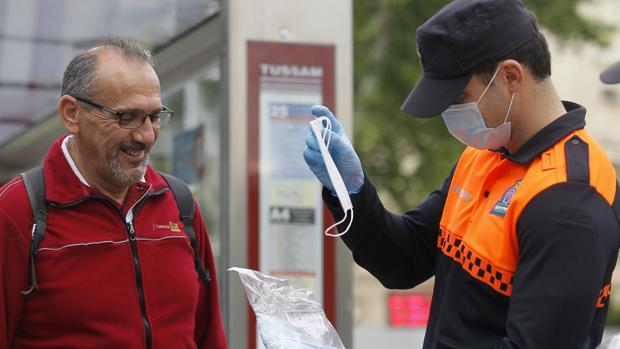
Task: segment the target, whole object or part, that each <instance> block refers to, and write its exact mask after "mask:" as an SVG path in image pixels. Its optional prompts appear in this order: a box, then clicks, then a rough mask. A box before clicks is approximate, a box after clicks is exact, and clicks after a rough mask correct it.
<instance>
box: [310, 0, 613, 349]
mask: <svg viewBox="0 0 620 349" xmlns="http://www.w3.org/2000/svg"><path fill="white" fill-rule="evenodd" d="M417 48H418V51H419V54H420V58H421V64H422V66H423V74H422V77H421V78H420V79H419V80H418V82H417V84H416V86H415V87H414V88H413V90H412V91H411V94H410V95H409V96H408V97H407V99H406V100H405V102H404V104H403V106H402V109H403V110H404V111H405V112H407V113H409V114H411V115H413V116H416V117H422V118H428V117H433V116H435V115H438V114H441V116H442V118H443V120H444V122H445V124H446V127H447V128H448V131H449V132H450V133H451V134H452V135H453V136H454V137H456V138H457V139H459V140H460V141H461V142H463V143H464V144H466V145H467V147H466V149H465V150H464V152H463V154H462V155H461V157H460V158H459V160H458V162H457V163H456V164H455V166H454V168H453V170H452V172H451V173H450V174H449V175H448V177H447V179H446V180H445V182H444V184H443V186H442V187H441V188H439V189H438V190H436V191H434V192H432V193H431V194H430V195H429V196H428V198H427V199H426V200H425V201H423V202H422V203H421V204H420V205H419V206H417V207H416V208H414V209H412V210H411V211H409V212H407V213H405V214H403V215H400V214H395V213H392V212H389V211H388V210H386V209H385V208H384V207H383V205H382V203H381V200H380V198H379V197H378V195H377V191H376V189H375V188H374V187H373V185H372V182H371V180H370V179H369V178H368V177H367V176H365V174H364V172H363V170H362V166H361V163H360V161H359V158H358V157H357V155H356V153H355V151H354V149H353V147H352V146H351V143H350V142H349V141H348V139H347V137H346V135H345V133H344V131H343V130H342V128H341V127H340V125H339V124H338V122H337V120H336V119H335V117H334V115H333V114H332V113H331V112H330V111H329V110H328V109H327V108H325V107H321V106H317V107H314V108H313V109H312V112H313V114H314V115H315V116H317V117H318V116H327V117H329V118H330V119H331V121H332V125H333V127H332V131H330V132H331V144H330V146H329V150H330V154H331V156H332V158H333V159H334V162H335V164H336V167H337V168H338V170H339V171H340V173H341V175H342V177H343V180H344V183H345V185H346V187H347V191H348V194H350V196H351V199H352V203H353V211H354V212H355V216H354V217H355V218H354V220H353V222H352V226H351V228H350V230H349V231H348V232H347V233H346V234H345V235H343V237H342V238H343V240H344V242H345V243H346V245H347V246H348V247H349V248H350V249H351V251H352V253H353V258H354V259H355V261H356V262H357V263H358V264H359V265H361V266H362V267H364V268H365V269H366V270H368V271H369V272H370V273H372V274H373V275H374V276H375V277H376V278H377V279H378V280H379V281H381V283H382V284H383V285H384V286H386V287H388V288H393V289H407V288H412V287H415V286H416V285H418V284H420V283H422V282H423V281H425V280H427V279H429V278H431V277H433V276H434V277H435V288H434V292H433V298H432V305H431V314H430V318H429V323H428V327H427V329H426V336H425V340H424V348H426V349H431V348H528V349H536V348H546V349H547V348H563V349H570V348H575V349H577V348H594V347H596V346H597V345H598V344H599V343H600V342H601V337H602V334H603V329H604V323H605V317H606V314H607V310H608V304H609V294H610V282H611V276H612V271H613V269H614V266H615V264H616V259H617V254H618V246H619V240H620V239H619V238H620V225H619V222H618V219H617V216H618V214H619V213H620V200H619V198H620V194H619V191H618V186H617V182H616V173H615V170H614V167H613V166H612V164H611V162H610V161H609V160H608V158H607V157H606V155H605V154H604V152H603V151H602V149H601V148H600V147H599V145H598V144H597V143H596V142H595V141H594V140H593V139H592V138H591V137H590V135H589V134H588V132H586V131H585V130H584V126H585V114H586V110H585V108H584V107H582V106H580V105H579V104H576V103H572V102H567V101H562V100H561V99H560V98H559V96H558V94H557V92H556V90H555V88H554V86H553V83H552V82H551V79H550V75H551V65H550V55H549V49H548V47H547V43H546V41H545V38H544V36H543V34H542V33H541V32H540V31H539V28H538V24H537V22H536V19H535V17H534V15H533V14H532V13H531V12H530V11H528V10H527V9H526V8H525V7H524V5H523V3H522V2H521V0H454V1H452V2H451V3H450V4H448V5H447V6H445V7H444V8H443V9H441V10H440V11H439V12H438V13H437V14H435V15H434V16H433V17H432V18H430V19H429V20H427V21H426V22H425V23H424V24H423V25H422V26H420V27H419V28H418V30H417ZM437 141H441V140H437ZM306 143H307V149H306V150H305V152H304V158H305V160H306V162H307V163H308V166H309V167H310V169H311V170H312V171H313V173H314V174H315V175H316V176H317V178H319V180H320V181H321V182H322V183H323V185H324V187H325V188H324V191H323V199H324V201H325V203H326V204H327V206H328V207H329V209H330V210H331V212H332V214H333V216H334V219H335V220H336V221H340V220H341V218H342V217H344V214H343V212H342V209H341V207H340V204H339V201H338V199H337V198H336V196H335V194H336V192H335V191H334V187H333V184H332V182H331V180H330V177H329V175H328V174H327V172H326V168H325V164H324V161H323V158H322V156H321V155H320V152H319V147H318V143H317V141H316V139H315V138H314V137H313V136H312V134H311V133H309V134H308V137H307V139H306ZM346 226H347V224H343V225H342V227H346Z"/></svg>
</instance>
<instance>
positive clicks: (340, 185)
mask: <svg viewBox="0 0 620 349" xmlns="http://www.w3.org/2000/svg"><path fill="white" fill-rule="evenodd" d="M323 121H325V122H326V124H327V127H326V130H325V131H326V132H325V134H324V135H323V136H321V130H322V129H323ZM310 125H311V126H312V133H314V137H315V138H316V141H317V142H318V143H319V149H320V150H321V155H322V156H323V160H324V161H325V167H326V168H327V174H328V175H329V179H330V180H331V181H332V184H333V185H334V189H335V190H336V195H338V200H339V201H340V206H342V210H343V211H344V217H342V220H341V221H340V222H336V223H335V224H334V225H332V226H331V227H329V228H327V230H325V235H327V236H333V237H338V236H342V235H344V234H345V233H346V232H347V231H349V228H351V223H353V204H352V203H351V198H350V197H349V192H348V191H347V187H346V186H345V185H344V181H343V180H342V176H340V172H338V168H336V164H335V163H334V160H333V159H332V156H331V154H330V153H329V150H327V147H329V141H330V140H331V136H328V135H331V134H330V133H329V131H331V129H332V123H331V121H330V120H329V118H328V117H326V116H321V117H320V118H316V119H314V120H312V121H311V122H310ZM325 138H327V142H326V141H325ZM349 211H351V220H350V221H349V225H348V226H347V228H346V229H345V230H344V231H343V232H342V233H339V234H331V233H329V231H330V230H332V229H333V228H334V227H336V226H337V225H338V224H341V223H343V222H344V221H345V220H346V219H347V216H348V213H349Z"/></svg>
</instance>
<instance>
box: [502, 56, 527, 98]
mask: <svg viewBox="0 0 620 349" xmlns="http://www.w3.org/2000/svg"><path fill="white" fill-rule="evenodd" d="M501 65H502V72H501V74H500V75H501V79H503V82H504V83H505V84H506V86H508V90H509V91H510V92H512V93H517V92H518V91H519V90H520V89H521V86H522V85H523V81H524V78H525V68H524V67H523V66H522V65H521V63H519V62H517V61H515V60H514V59H507V60H505V61H503V62H502V63H501Z"/></svg>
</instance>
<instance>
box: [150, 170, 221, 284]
mask: <svg viewBox="0 0 620 349" xmlns="http://www.w3.org/2000/svg"><path fill="white" fill-rule="evenodd" d="M159 174H160V175H161V176H162V177H164V179H165V180H166V182H167V183H168V186H169V187H170V190H172V194H173V195H174V198H175V200H176V202H177V207H178V208H179V213H180V216H181V221H182V222H183V226H184V227H185V234H187V236H188V237H189V242H190V244H191V245H192V249H193V250H194V265H195V267H196V272H197V273H198V276H199V277H200V280H201V281H202V283H203V284H205V285H206V284H207V283H208V282H209V281H211V276H210V274H209V270H208V269H206V268H205V266H204V265H203V264H202V260H201V259H200V255H199V253H198V244H197V242H196V232H195V231H194V217H195V215H196V208H195V206H194V196H193V195H192V192H191V190H190V189H189V188H188V187H187V185H186V184H185V183H184V182H183V181H182V180H180V179H178V178H176V177H174V176H171V175H169V174H166V173H162V172H159Z"/></svg>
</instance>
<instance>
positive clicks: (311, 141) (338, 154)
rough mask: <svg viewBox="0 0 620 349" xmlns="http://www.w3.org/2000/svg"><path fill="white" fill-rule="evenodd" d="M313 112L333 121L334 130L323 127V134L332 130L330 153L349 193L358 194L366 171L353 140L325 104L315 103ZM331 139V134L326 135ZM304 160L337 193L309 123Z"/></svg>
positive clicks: (322, 181)
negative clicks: (352, 143)
mask: <svg viewBox="0 0 620 349" xmlns="http://www.w3.org/2000/svg"><path fill="white" fill-rule="evenodd" d="M311 111H312V114H314V116H316V117H320V116H327V117H328V118H329V119H330V120H331V122H332V130H331V131H327V129H326V128H324V129H323V132H322V134H325V132H331V140H330V143H329V147H328V148H327V149H328V150H329V153H330V154H331V156H332V159H333V160H334V164H336V167H337V168H338V171H339V172H340V175H341V176H342V180H343V181H344V185H345V186H346V187H347V191H348V192H349V194H356V193H359V191H360V190H361V189H362V185H363V184H364V172H363V171H362V164H361V162H360V158H359V157H358V156H357V154H356V153H355V150H354V149H353V146H352V145H351V142H350V141H349V139H348V138H347V136H346V135H345V134H344V130H343V129H342V126H340V123H339V122H338V120H336V117H335V116H334V114H332V112H331V111H330V110H329V109H328V108H327V107H325V106H322V105H315V106H313V107H312V109H311ZM326 139H329V136H327V137H326ZM304 160H305V161H306V163H307V164H308V167H310V170H311V171H312V173H314V175H315V176H316V177H317V178H318V179H319V181H320V182H321V183H323V185H324V186H325V187H326V188H327V189H329V190H331V191H332V193H334V195H335V193H336V191H335V190H334V185H333V184H332V181H331V180H330V178H329V175H328V174H327V168H326V167H325V161H324V160H323V156H322V155H321V150H320V149H319V144H318V143H317V140H316V138H315V137H314V133H312V127H311V126H310V125H308V135H307V136H306V149H305V150H304Z"/></svg>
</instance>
